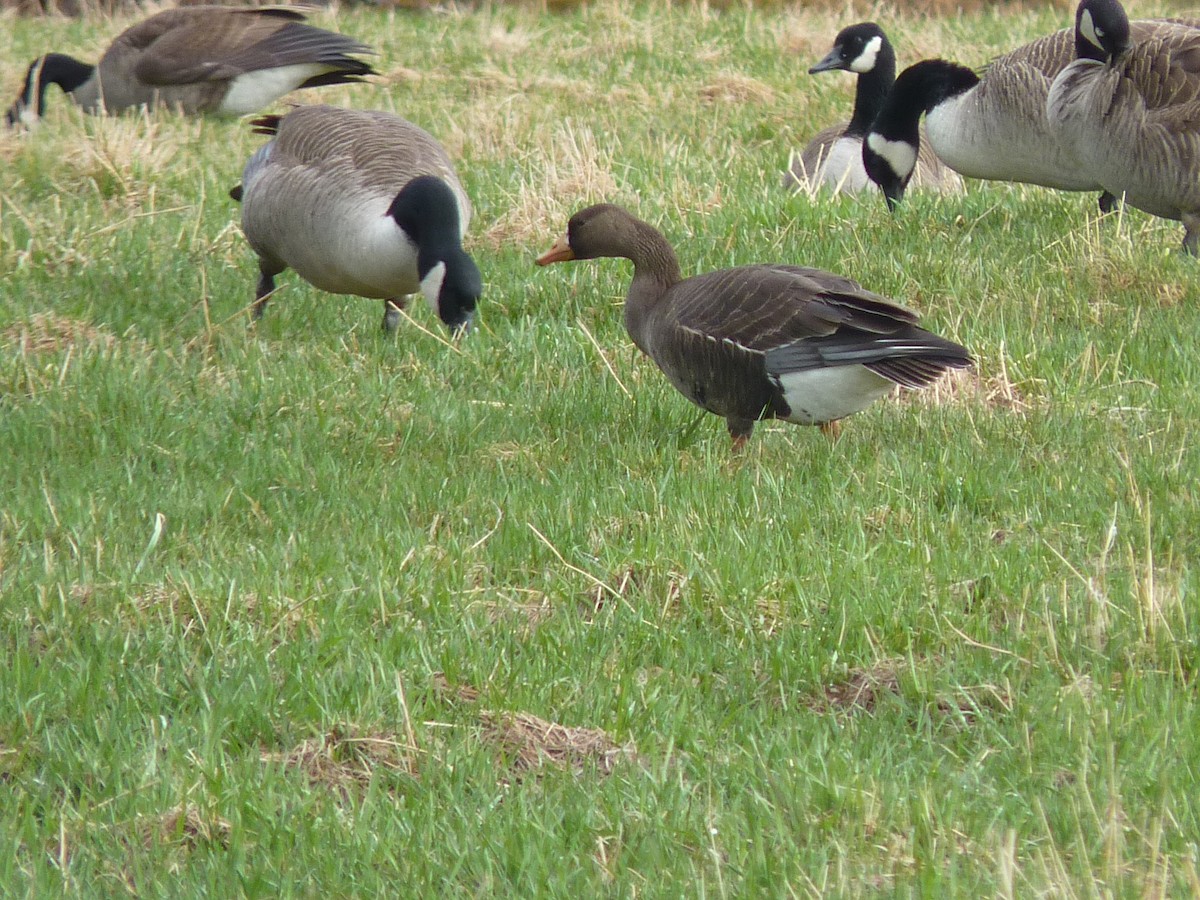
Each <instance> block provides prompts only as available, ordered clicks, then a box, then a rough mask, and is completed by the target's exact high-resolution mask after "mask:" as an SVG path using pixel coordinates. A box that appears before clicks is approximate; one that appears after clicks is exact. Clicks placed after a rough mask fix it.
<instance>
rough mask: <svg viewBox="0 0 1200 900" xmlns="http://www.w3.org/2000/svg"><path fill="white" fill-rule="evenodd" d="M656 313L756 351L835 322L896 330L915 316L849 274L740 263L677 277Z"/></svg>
mask: <svg viewBox="0 0 1200 900" xmlns="http://www.w3.org/2000/svg"><path fill="white" fill-rule="evenodd" d="M662 314H663V316H664V317H667V318H670V319H671V320H672V321H674V322H676V323H677V324H678V326H679V327H680V328H682V329H686V330H688V331H691V332H694V333H695V334H697V335H703V336H705V337H706V338H711V339H714V340H718V341H725V342H729V343H733V344H736V345H738V346H740V347H743V348H745V349H747V350H750V351H752V352H756V353H765V352H766V351H768V350H771V349H773V348H775V347H780V346H783V345H786V344H791V343H793V342H795V341H801V340H805V339H807V338H813V337H819V336H823V335H829V334H832V333H834V332H835V331H837V330H838V329H839V328H853V329H859V330H862V331H865V332H871V333H887V332H890V331H894V330H895V329H896V328H897V327H899V326H900V325H901V324H906V323H911V322H915V321H916V319H917V316H916V314H915V313H913V312H911V311H910V310H907V309H905V308H904V307H902V306H899V305H897V304H895V303H893V302H892V301H890V300H888V299H887V298H885V297H882V296H880V295H879V294H874V293H872V292H870V291H867V290H864V289H863V288H862V287H860V286H859V285H858V283H857V282H855V281H854V280H852V279H849V278H843V277H842V276H840V275H833V274H831V273H829V272H824V271H822V270H820V269H810V268H804V267H800V266H771V265H754V266H739V267H737V268H733V269H723V270H721V271H718V272H709V273H707V274H705V275H698V276H696V277H695V278H689V279H687V280H686V281H681V282H679V283H678V284H676V285H675V286H674V287H672V288H671V290H670V291H669V292H668V293H667V296H666V297H665V298H664V300H663V304H662Z"/></svg>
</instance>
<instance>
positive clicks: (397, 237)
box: [230, 106, 483, 332]
mask: <svg viewBox="0 0 1200 900" xmlns="http://www.w3.org/2000/svg"><path fill="white" fill-rule="evenodd" d="M254 125H255V126H256V129H255V130H256V131H257V132H258V133H260V134H272V135H274V136H275V138H274V140H272V141H271V142H270V143H268V144H267V145H266V146H265V147H262V148H261V149H259V150H258V152H256V153H255V154H254V155H253V156H251V157H250V160H249V161H248V162H247V163H246V168H245V171H244V172H243V173H242V183H241V184H240V185H238V186H237V187H235V188H234V189H233V190H232V191H231V192H230V193H231V195H232V196H233V198H234V199H235V200H240V201H241V202H242V230H243V231H244V232H245V234H246V240H247V241H249V243H250V246H251V247H252V248H253V249H254V252H255V253H257V254H258V260H259V270H260V273H261V274H260V277H259V280H258V288H257V291H256V293H255V297H254V318H255V319H256V320H257V319H260V318H261V317H262V314H263V311H264V310H265V309H266V306H267V300H268V298H269V297H270V295H271V292H272V291H273V290H274V289H275V276H276V275H278V274H279V273H280V272H282V271H283V270H284V269H287V268H289V267H290V268H293V269H295V270H296V271H297V272H298V273H299V274H300V276H301V277H302V278H304V279H305V280H306V281H308V282H310V283H311V284H313V285H314V286H316V287H318V288H320V289H321V290H323V291H331V292H333V293H337V294H357V295H358V296H360V297H376V298H381V299H383V301H384V303H383V309H384V316H383V327H384V330H386V331H388V332H392V331H395V329H396V326H397V325H398V324H399V321H400V309H402V308H403V306H404V302H405V298H406V297H407V296H408V295H409V294H413V293H415V292H416V291H418V290H420V291H421V293H423V294H424V295H425V298H426V300H428V301H429V305H430V306H431V307H432V308H433V310H434V312H436V313H437V314H438V316H439V317H440V318H441V320H442V321H443V322H445V323H446V325H448V326H449V327H450V328H451V330H453V331H455V332H459V331H464V330H466V329H467V328H468V327H469V326H470V323H471V319H472V317H473V316H474V313H475V304H476V302H477V301H478V299H479V295H480V294H481V293H482V291H483V282H482V279H481V278H480V275H479V269H478V268H476V266H475V262H474V261H473V260H472V259H471V257H470V256H469V255H467V253H466V251H464V250H463V248H462V238H463V235H464V234H465V233H466V230H467V224H468V223H469V222H470V220H471V202H470V201H469V200H468V199H467V195H466V194H465V193H464V192H463V188H462V185H461V184H460V183H459V181H458V176H457V175H455V173H454V166H453V164H452V163H451V162H450V157H449V156H447V155H446V151H445V150H444V149H442V145H441V144H439V143H438V142H437V141H436V140H434V138H433V137H432V136H431V135H430V134H429V133H428V132H426V131H425V130H424V129H421V128H418V127H417V126H416V125H414V124H412V123H411V122H408V121H405V120H404V119H401V118H400V117H399V116H394V115H392V114H390V113H385V112H360V111H357V110H350V109H339V108H337V107H334V106H305V107H301V108H299V109H296V110H294V111H292V112H290V113H288V114H287V115H286V116H264V117H263V118H261V119H257V120H255V122H254Z"/></svg>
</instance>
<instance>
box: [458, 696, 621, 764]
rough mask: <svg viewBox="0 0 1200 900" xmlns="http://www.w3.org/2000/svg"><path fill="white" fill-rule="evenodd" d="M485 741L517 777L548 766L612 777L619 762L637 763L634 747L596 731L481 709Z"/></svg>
mask: <svg viewBox="0 0 1200 900" xmlns="http://www.w3.org/2000/svg"><path fill="white" fill-rule="evenodd" d="M479 718H480V721H481V722H482V724H483V738H484V740H485V741H486V742H487V743H489V744H492V745H493V746H495V747H497V748H498V749H499V750H500V752H501V754H502V755H503V756H504V758H505V761H506V762H507V764H508V766H509V767H510V768H511V769H512V771H513V772H514V773H517V775H518V777H519V776H520V775H521V774H524V773H528V772H536V771H537V770H538V769H541V768H542V767H543V766H546V765H551V766H556V767H558V768H562V769H573V770H575V771H583V770H584V769H587V768H590V767H592V766H594V767H595V768H597V769H599V770H600V771H601V772H603V773H604V774H606V775H608V774H611V773H612V771H613V769H614V768H616V766H617V764H618V763H619V762H620V761H622V760H636V759H637V751H636V749H635V748H634V746H633V744H626V745H624V746H622V745H620V744H617V742H616V741H614V740H613V739H612V738H611V737H609V736H608V734H607V733H606V732H604V731H603V730H601V729H599V728H572V727H569V726H566V725H559V724H557V723H555V722H548V721H546V720H545V719H541V718H538V717H537V716H534V715H531V714H529V713H513V712H494V711H492V710H486V709H485V710H480V713H479Z"/></svg>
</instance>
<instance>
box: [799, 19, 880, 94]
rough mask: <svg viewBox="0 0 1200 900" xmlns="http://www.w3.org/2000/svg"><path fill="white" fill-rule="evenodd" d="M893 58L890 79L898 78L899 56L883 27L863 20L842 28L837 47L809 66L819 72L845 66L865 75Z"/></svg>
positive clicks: (837, 38)
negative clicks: (897, 59) (896, 67)
mask: <svg viewBox="0 0 1200 900" xmlns="http://www.w3.org/2000/svg"><path fill="white" fill-rule="evenodd" d="M889 59H890V60H891V65H892V73H891V76H890V77H889V79H888V80H889V81H890V80H891V79H892V78H895V75H896V71H895V66H896V56H895V53H894V52H893V51H892V48H891V45H890V44H889V43H888V39H887V36H886V35H884V33H883V29H882V28H880V27H879V26H878V25H876V24H875V23H874V22H860V23H859V24H857V25H850V26H848V27H846V28H843V29H842V30H841V31H839V32H838V35H837V37H836V38H834V39H833V49H832V50H830V51H829V52H828V53H827V54H826V55H825V58H824V59H822V60H821V61H820V62H819V63H817V64H816V65H815V66H813V67H812V68H810V69H809V70H808V74H809V75H816V74H817V73H818V72H832V71H834V70H836V69H844V70H845V71H847V72H856V73H858V74H859V75H863V74H865V73H867V72H871V71H874V70H875V68H876V67H877V66H879V65H880V64H881V63H886V62H887V61H888V60H889Z"/></svg>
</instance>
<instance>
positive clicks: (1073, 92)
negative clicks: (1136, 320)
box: [1046, 0, 1200, 255]
mask: <svg viewBox="0 0 1200 900" xmlns="http://www.w3.org/2000/svg"><path fill="white" fill-rule="evenodd" d="M1136 26H1137V23H1134V27H1133V29H1131V28H1130V23H1129V19H1128V18H1127V17H1126V15H1125V10H1124V9H1123V8H1122V7H1121V4H1120V3H1119V2H1117V0H1083V2H1081V3H1080V4H1079V7H1078V9H1077V10H1076V13H1075V32H1074V35H1075V52H1076V55H1077V56H1078V59H1076V60H1075V62H1073V63H1071V64H1070V65H1069V66H1067V67H1066V68H1065V69H1063V71H1062V72H1061V73H1060V74H1059V76H1058V77H1057V78H1056V79H1055V80H1054V84H1053V86H1052V87H1051V88H1050V95H1049V97H1048V99H1047V101H1046V115H1047V117H1048V118H1049V121H1050V124H1051V126H1052V127H1053V128H1054V129H1055V131H1056V133H1057V134H1059V135H1060V136H1061V137H1062V139H1063V141H1064V143H1067V144H1068V145H1069V146H1070V147H1071V148H1072V149H1073V150H1074V152H1075V153H1076V154H1077V155H1078V157H1079V159H1080V160H1081V161H1082V163H1083V166H1084V168H1085V169H1086V170H1087V172H1088V173H1089V174H1090V175H1093V176H1095V177H1096V178H1097V179H1098V180H1099V181H1100V183H1101V184H1102V185H1104V187H1105V188H1106V189H1107V190H1109V191H1111V192H1112V193H1114V194H1123V195H1124V196H1125V199H1126V201H1127V202H1128V203H1129V204H1130V205H1131V206H1135V207H1137V208H1138V209H1142V210H1145V211H1146V212H1148V213H1150V214H1151V215H1155V216H1161V217H1163V218H1165V219H1177V220H1181V221H1182V222H1183V227H1184V238H1183V249H1184V250H1185V251H1186V252H1187V253H1191V254H1193V255H1195V254H1196V253H1197V252H1200V118H1198V117H1197V113H1198V112H1200V28H1196V27H1191V26H1189V25H1188V24H1185V23H1162V24H1160V25H1159V26H1158V27H1157V28H1155V30H1154V32H1153V33H1152V34H1150V35H1141V36H1139V34H1138V29H1137V27H1136Z"/></svg>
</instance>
